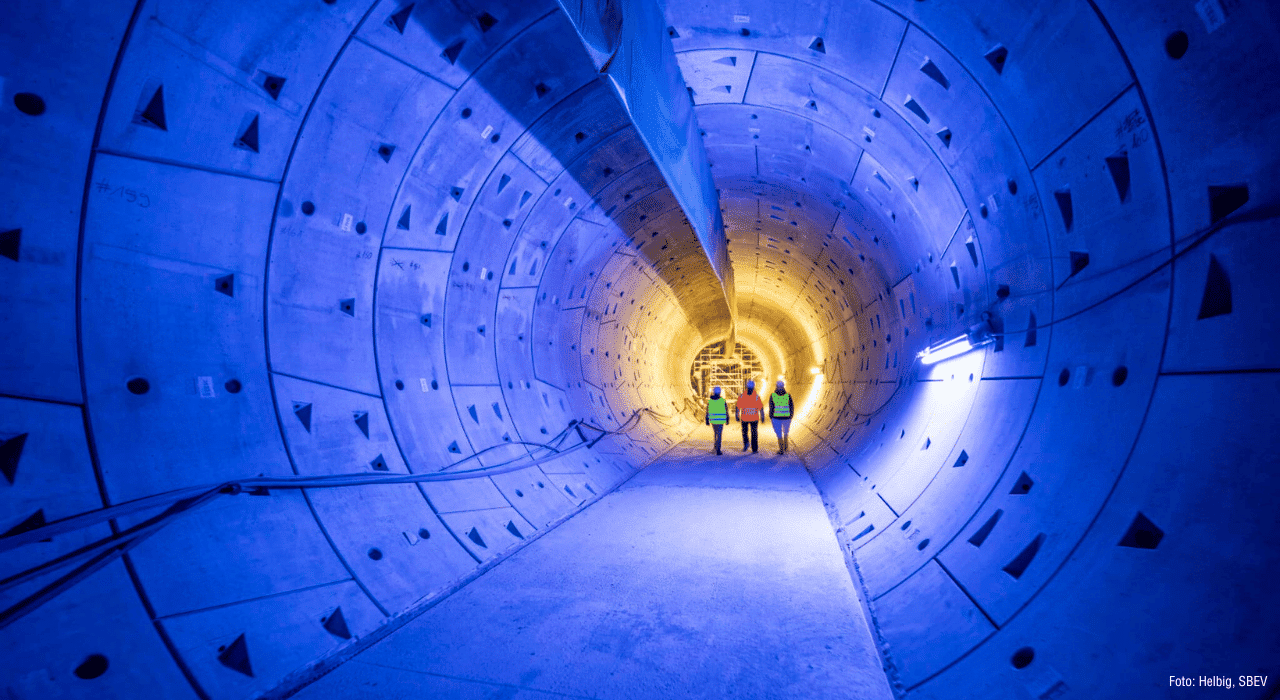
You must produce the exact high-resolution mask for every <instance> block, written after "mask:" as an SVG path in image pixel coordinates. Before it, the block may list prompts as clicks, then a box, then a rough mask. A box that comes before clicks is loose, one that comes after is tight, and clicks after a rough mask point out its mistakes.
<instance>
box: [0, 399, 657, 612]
mask: <svg viewBox="0 0 1280 700" xmlns="http://www.w3.org/2000/svg"><path fill="white" fill-rule="evenodd" d="M646 412H649V413H654V412H653V411H651V410H650V409H647V408H641V409H638V410H637V411H636V412H635V413H633V414H632V415H631V417H630V418H628V419H627V421H626V422H624V423H623V424H622V425H621V426H619V428H618V429H617V430H605V429H603V428H599V427H597V426H593V425H590V424H587V423H585V422H583V421H577V420H575V421H571V422H570V423H569V425H568V426H567V427H566V428H565V429H564V430H562V431H560V433H559V434H557V435H556V436H554V437H552V438H551V440H550V441H549V442H548V443H532V442H524V441H520V442H505V443H502V444H500V445H493V446H490V447H488V448H485V449H483V450H480V451H479V452H476V453H475V454H472V455H470V456H468V457H464V458H463V459H460V460H458V461H457V462H454V463H452V464H450V465H448V466H446V467H444V468H443V469H441V470H440V471H437V472H432V473H426V474H400V475H394V476H391V475H387V476H383V475H379V474H368V473H359V474H332V475H326V476H315V477H297V476H295V477H254V478H250V479H242V480H238V481H230V482H226V483H223V484H219V485H216V486H203V487H191V488H187V489H181V490H178V491H172V492H168V493H164V494H155V495H152V496H148V497H146V498H143V499H138V500H137V501H133V502H130V503H126V504H121V505H119V506H109V507H107V508H101V509H98V510H96V511H90V512H88V513H81V514H79V515H76V516H72V517H70V518H64V519H62V520H59V521H55V522H53V523H49V524H48V525H45V526H42V527H39V528H35V529H32V530H28V531H27V532H23V533H19V534H18V535H11V536H9V537H3V538H0V551H4V550H8V549H13V548H16V547H19V546H21V545H23V544H27V543H30V542H35V541H39V540H42V539H47V538H49V537H52V536H53V535H55V534H63V533H66V532H69V531H72V530H77V529H83V528H85V527H90V526H92V525H96V524H99V523H102V522H105V521H108V520H113V519H117V518H120V517H123V516H125V515H131V514H134V513H137V512H140V511H143V510H150V509H152V508H157V507H161V506H165V505H167V506H168V507H167V508H166V509H165V510H164V512H162V513H160V514H158V515H156V516H154V517H152V518H149V519H148V520H146V521H144V522H142V523H139V524H138V525H135V526H133V527H131V528H129V529H128V530H125V531H124V532H121V533H117V534H112V535H111V536H109V537H106V538H103V539H102V540H99V541H97V542H95V543H92V544H89V545H86V546H84V547H81V548H80V549H77V550H75V551H73V552H69V553H67V554H64V555H62V556H60V557H58V558H56V559H53V560H50V561H47V562H45V563H43V564H40V565H37V566H35V567H32V568H30V569H27V570H25V571H22V572H20V573H17V574H14V575H12V576H9V577H7V578H5V579H3V580H0V591H3V590H6V589H9V588H13V587H15V586H18V585H21V584H23V583H26V582H28V581H31V580H34V579H36V578H38V577H39V576H41V575H44V574H45V573H48V572H50V571H53V570H56V569H59V568H63V567H66V566H70V565H72V564H75V563H77V562H83V563H81V564H80V565H79V566H77V567H76V568H75V569H73V570H72V571H71V572H70V573H68V574H66V575H64V576H63V577H61V578H59V579H58V580H56V581H54V582H53V583H50V584H49V585H48V586H45V587H44V588H42V589H40V590H39V591H37V592H36V593H34V594H33V595H31V596H28V597H27V598H25V599H23V600H22V601H20V602H18V603H17V604H15V605H13V606H11V607H9V608H8V609H6V610H4V611H3V612H0V630H3V629H4V628H5V627H8V626H9V625H10V624H12V623H13V622H15V621H16V620H18V619H20V618H21V617H23V616H24V615H27V614H28V613H30V612H32V611H33V610H35V609H36V608H38V607H39V606H41V605H43V604H44V603H46V602H48V601H49V600H52V599H53V598H54V597H56V596H57V595H58V594H59V593H61V592H63V591H65V590H66V589H67V588H70V587H71V586H73V585H75V584H76V583H79V582H80V581H81V580H83V579H84V578H86V577H88V576H89V575H91V574H93V573H94V572H96V571H98V570H99V569H101V568H103V567H104V566H106V565H107V564H109V563H111V562H112V561H114V560H115V559H117V558H118V557H120V556H122V555H123V554H124V553H126V552H128V551H129V550H131V549H133V548H134V547H136V546H137V545H138V544H140V543H141V542H142V541H144V540H145V539H147V538H148V537H150V536H151V535H153V534H155V533H156V532H158V531H159V530H160V529H161V528H162V527H164V526H165V525H167V524H168V523H169V522H171V521H172V520H173V519H174V518H176V517H178V516H180V515H182V514H183V513H186V512H189V511H191V510H194V509H195V508H197V507H199V506H202V505H204V504H205V503H208V502H209V501H211V500H213V499H214V498H216V497H218V496H220V495H236V494H239V493H242V492H244V491H245V490H246V489H249V490H255V489H271V488H276V489H281V488H292V489H304V488H338V487H345V486H362V485H375V484H381V485H387V484H409V483H423V482H432V481H457V480H463V479H474V478H483V477H487V476H491V475H497V474H505V473H510V472H514V471H521V470H524V469H528V468H530V467H534V466H538V465H540V464H543V463H546V462H549V461H552V460H555V459H559V458H560V457H563V456H564V455H566V454H568V453H570V452H574V451H576V450H579V449H582V448H584V447H589V446H590V445H594V444H595V443H596V442H599V441H600V440H602V439H604V438H605V437H608V436H610V435H622V434H626V433H628V432H630V431H631V430H632V429H634V428H635V427H636V426H637V425H639V422H640V418H641V416H642V414H643V413H646ZM655 415H658V414H656V413H655ZM577 425H583V426H585V427H589V428H592V429H594V430H597V431H599V432H600V435H599V436H598V437H597V438H596V439H595V440H594V441H592V442H591V443H587V442H580V443H578V444H576V445H572V446H570V447H568V448H565V449H560V447H559V445H560V443H562V442H563V441H564V439H565V438H567V436H568V434H569V430H570V429H572V428H574V427H575V426H577ZM516 444H518V445H529V446H534V447H535V451H536V450H539V449H541V450H546V451H548V452H549V453H550V454H548V455H546V456H544V457H537V458H534V459H531V460H528V461H521V458H515V459H512V460H508V461H507V462H504V463H500V464H497V465H493V466H491V467H480V468H477V469H466V470H461V471H453V472H451V471H446V470H448V469H451V468H453V467H455V466H457V465H460V464H464V463H466V462H468V461H470V460H472V459H475V458H476V457H478V456H479V455H481V454H484V453H485V452H488V451H490V450H492V449H497V448H500V447H506V446H508V445H516ZM531 454H532V453H530V455H531ZM530 455H525V456H530Z"/></svg>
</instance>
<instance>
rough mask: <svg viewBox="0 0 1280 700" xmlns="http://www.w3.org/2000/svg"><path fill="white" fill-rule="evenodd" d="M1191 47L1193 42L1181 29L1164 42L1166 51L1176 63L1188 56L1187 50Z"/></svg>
mask: <svg viewBox="0 0 1280 700" xmlns="http://www.w3.org/2000/svg"><path fill="white" fill-rule="evenodd" d="M1190 45H1191V40H1190V39H1188V38H1187V33H1186V32H1184V31H1182V30H1181V29H1179V30H1178V31H1176V32H1174V33H1172V34H1170V35H1169V38H1167V39H1165V40H1164V51H1165V53H1167V54H1169V58H1172V59H1174V60H1175V61H1176V60H1178V59H1179V58H1182V57H1183V56H1185V55H1187V48H1188V47H1190Z"/></svg>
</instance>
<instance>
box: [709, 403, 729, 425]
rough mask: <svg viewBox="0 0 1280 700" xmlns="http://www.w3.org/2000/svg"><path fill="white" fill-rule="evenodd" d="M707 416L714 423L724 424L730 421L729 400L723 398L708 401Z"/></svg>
mask: <svg viewBox="0 0 1280 700" xmlns="http://www.w3.org/2000/svg"><path fill="white" fill-rule="evenodd" d="M707 417H708V418H710V419H711V424H712V425H724V424H725V423H728V422H729V402H728V401H725V400H724V399H723V398H719V399H710V400H708V401H707Z"/></svg>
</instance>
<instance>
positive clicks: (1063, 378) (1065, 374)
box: [1058, 368, 1071, 386]
mask: <svg viewBox="0 0 1280 700" xmlns="http://www.w3.org/2000/svg"><path fill="white" fill-rule="evenodd" d="M1069 381H1071V370H1069V369H1066V368H1063V370H1062V371H1061V372H1059V373H1058V386H1066V385H1067V382H1069Z"/></svg>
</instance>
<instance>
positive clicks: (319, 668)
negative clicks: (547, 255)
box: [258, 435, 687, 700]
mask: <svg viewBox="0 0 1280 700" xmlns="http://www.w3.org/2000/svg"><path fill="white" fill-rule="evenodd" d="M685 438H686V439H687V435H686V436H685ZM678 444H680V443H679V442H677V443H675V444H673V445H672V446H670V447H668V448H667V449H665V450H663V451H661V452H659V453H658V454H656V455H654V456H653V458H652V459H650V460H649V461H648V462H646V463H644V464H643V465H642V466H641V467H639V468H637V469H636V470H635V471H633V472H632V473H631V474H630V475H629V476H627V478H625V479H623V480H622V481H619V482H618V483H617V484H615V485H614V486H613V487H612V488H610V489H608V490H607V491H604V492H602V493H600V494H598V495H596V496H595V497H594V498H592V499H590V500H586V501H583V504H582V505H581V506H580V507H578V509H577V510H574V511H572V512H569V513H566V514H565V515H562V516H560V517H559V518H557V519H555V520H553V521H551V522H549V523H547V524H546V525H544V526H543V527H542V528H537V529H535V530H534V531H533V532H532V533H530V534H529V536H528V537H526V538H524V539H523V540H522V541H521V542H520V544H518V545H515V546H513V547H511V548H510V549H508V550H506V551H505V552H501V553H499V554H498V555H496V556H495V557H494V558H493V559H490V560H488V561H481V562H479V563H478V564H477V565H476V567H475V568H474V569H472V570H471V571H470V572H469V573H468V574H467V575H466V576H463V577H462V578H460V579H458V580H457V581H455V582H453V583H452V584H450V585H449V586H446V587H444V588H442V589H440V591H439V592H438V593H437V594H435V595H434V596H431V597H430V598H429V599H427V600H421V599H420V601H419V602H417V603H415V604H414V607H412V608H410V609H408V610H405V611H402V612H400V613H397V614H396V615H388V616H387V619H386V620H385V621H384V622H383V623H382V625H380V626H379V627H378V628H377V629H375V630H374V631H373V632H370V633H369V634H368V635H366V636H364V637H361V638H359V639H357V640H356V642H355V643H353V644H352V645H351V646H348V647H342V648H339V649H337V650H336V651H335V652H334V653H333V654H332V655H330V656H327V657H322V658H320V659H316V660H314V661H313V662H312V664H313V665H311V666H309V667H304V668H301V669H297V670H295V671H293V672H291V673H289V674H287V675H286V676H285V677H284V678H282V679H281V680H280V682H279V683H277V684H276V686H275V687H274V688H271V689H269V690H267V691H265V692H263V693H262V694H261V695H259V696H258V700H286V699H287V698H290V697H292V696H294V695H295V694H297V693H299V692H301V691H302V689H303V688H306V687H307V686H309V685H311V684H312V683H315V682H317V681H319V680H320V679H321V678H324V677H325V676H327V675H328V674H330V673H332V672H333V671H335V670H336V669H337V668H338V667H339V666H341V665H343V664H345V663H348V662H350V661H353V660H354V659H356V657H358V656H359V655H360V654H362V653H364V652H365V651H368V650H369V649H371V648H372V647H374V646H375V645H376V644H378V643H379V642H381V641H382V640H384V639H386V638H388V637H390V636H391V635H393V634H395V633H396V632H397V631H399V630H401V629H403V628H404V627H405V626H406V625H408V624H409V623H410V622H412V621H414V620H415V619H417V618H419V617H421V616H422V615H423V614H425V613H426V612H427V611H428V610H431V609H432V608H434V607H436V606H437V605H439V604H440V603H443V602H444V601H446V600H448V599H449V598H450V597H451V596H453V594H455V593H457V592H459V591H461V590H462V589H463V588H465V587H467V586H468V585H470V584H471V583H472V582H474V581H476V580H477V579H479V578H480V577H481V576H484V575H485V574H487V573H489V572H490V571H492V570H493V569H495V568H497V567H498V566H499V565H500V564H502V563H503V562H505V561H506V560H508V559H510V558H511V557H513V556H515V554H516V553H517V552H520V551H523V550H524V549H525V548H526V547H528V546H529V545H531V544H533V543H534V542H537V541H538V540H540V539H542V537H543V536H545V535H547V534H548V533H550V532H552V531H554V530H555V529H556V528H558V527H560V526H561V525H563V524H565V523H567V522H569V521H570V520H572V519H573V518H574V517H576V516H577V515H578V514H580V513H583V512H584V511H586V510H587V508H589V507H590V506H592V505H595V504H596V503H599V502H600V501H601V500H603V499H604V498H605V497H607V496H608V495H609V494H612V493H614V492H616V491H618V489H620V488H622V487H623V485H625V484H626V483H627V482H628V481H630V480H632V479H634V478H635V476H636V475H637V474H639V473H640V472H642V471H643V470H644V469H645V468H647V467H648V466H649V465H651V464H653V463H654V462H655V461H657V460H659V459H661V458H662V457H663V456H665V455H666V454H667V453H668V452H670V451H671V450H673V449H675V446H676V445H678ZM419 489H421V485H419ZM423 497H424V498H426V495H425V493H424V494H423ZM427 505H428V506H429V507H431V509H432V511H433V512H435V513H436V517H437V518H439V517H440V515H439V512H438V511H436V510H435V506H434V505H432V504H431V502H430V501H429V500H428V501H427ZM440 521H441V522H442V523H443V522H444V519H443V518H440ZM447 531H448V532H450V534H452V531H451V530H447ZM464 549H465V548H464ZM467 551H468V553H470V550H467ZM472 556H473V558H474V555H472ZM358 582H359V580H358V579H357V583H358Z"/></svg>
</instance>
